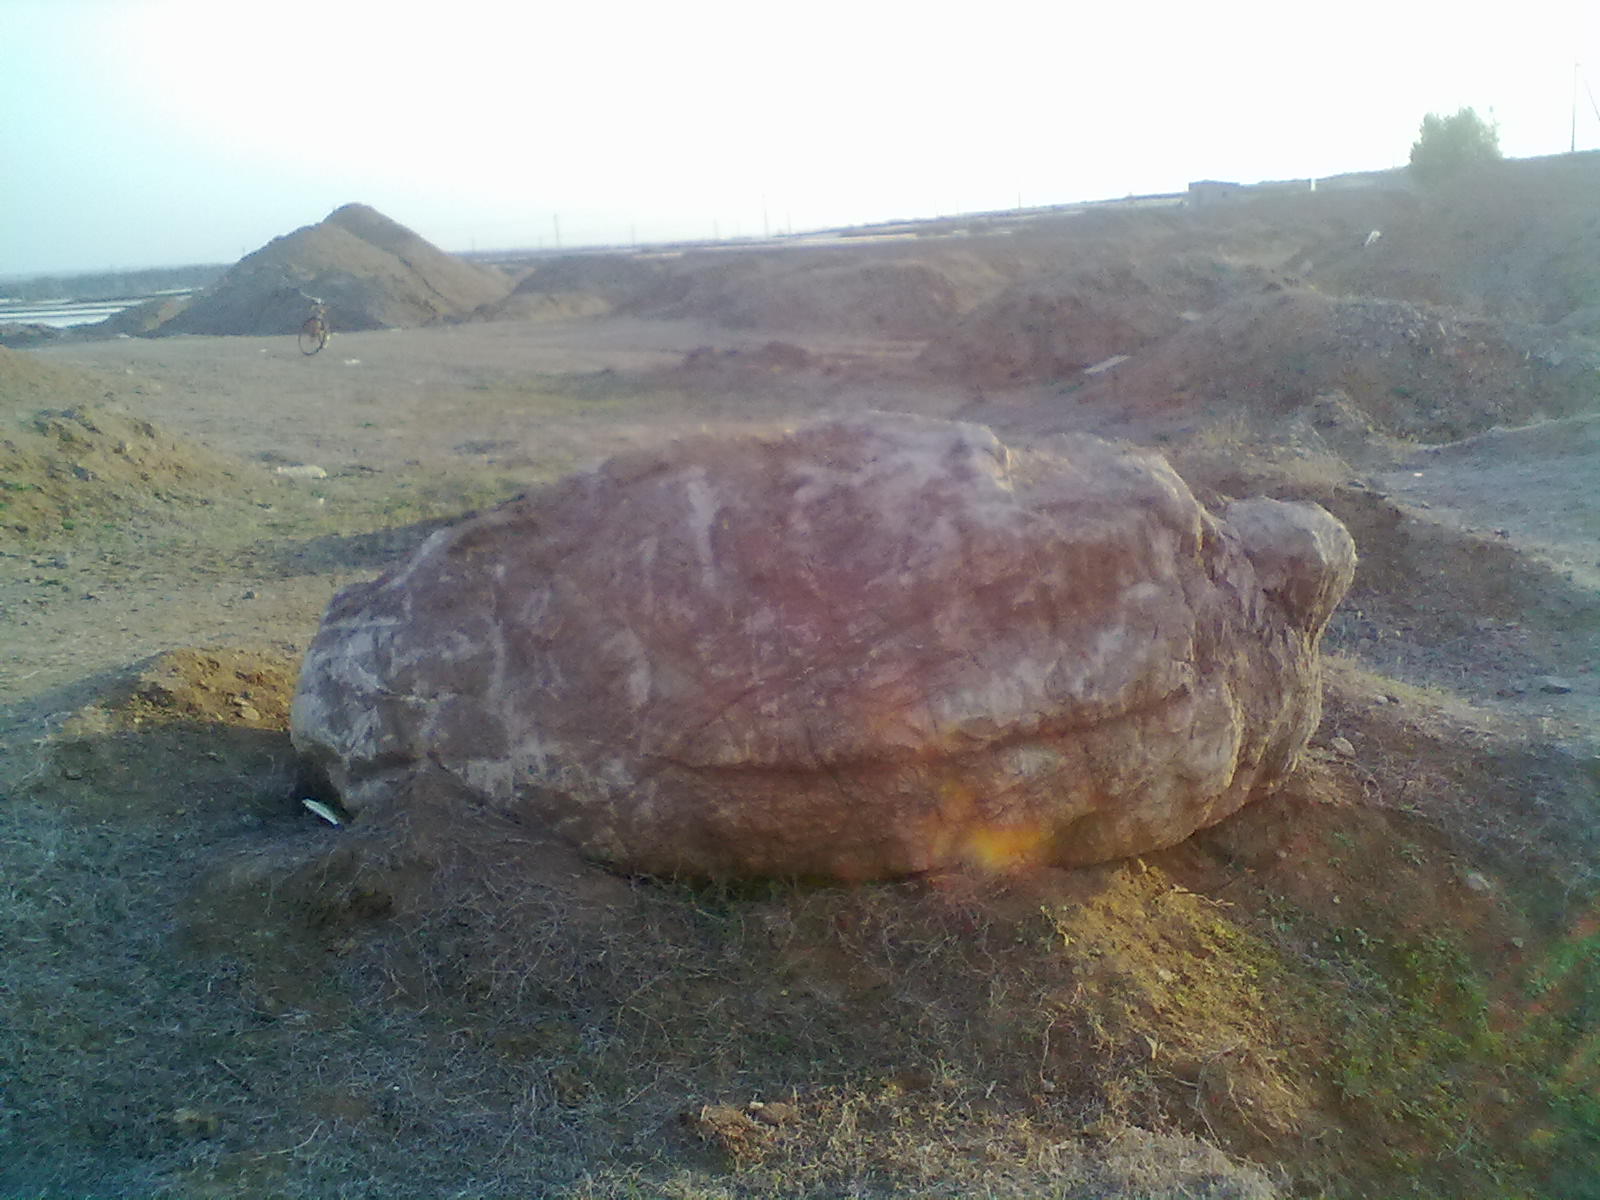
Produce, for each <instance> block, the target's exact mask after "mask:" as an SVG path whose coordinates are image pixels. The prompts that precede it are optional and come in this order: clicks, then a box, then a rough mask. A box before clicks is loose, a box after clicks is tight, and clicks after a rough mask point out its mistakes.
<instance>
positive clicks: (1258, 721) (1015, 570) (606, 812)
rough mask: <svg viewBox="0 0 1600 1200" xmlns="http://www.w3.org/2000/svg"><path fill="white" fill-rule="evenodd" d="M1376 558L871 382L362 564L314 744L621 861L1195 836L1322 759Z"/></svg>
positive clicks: (882, 855)
mask: <svg viewBox="0 0 1600 1200" xmlns="http://www.w3.org/2000/svg"><path fill="white" fill-rule="evenodd" d="M1353 569H1354V551H1353V547H1352V545H1351V543H1350V539H1349V535H1348V533H1347V532H1346V531H1345V530H1344V528H1343V526H1341V525H1339V523H1338V522H1337V521H1335V520H1333V518H1331V517H1329V516H1328V515H1327V514H1326V513H1325V512H1323V511H1322V510H1321V509H1318V508H1316V507H1315V506H1311V505H1286V504H1280V503H1278V502H1275V501H1266V500H1260V501H1258V500H1251V501H1243V502H1239V503H1235V504H1232V505H1230V506H1228V508H1227V509H1226V510H1224V512H1223V514H1222V516H1221V518H1220V519H1219V518H1218V517H1214V516H1212V515H1211V514H1208V513H1207V512H1205V510H1204V509H1203V508H1201V506H1200V505H1199V504H1198V503H1197V502H1196V501H1195V499H1194V497H1193V495H1191V494H1190V492H1189V490H1188V488H1187V487H1186V486H1185V485H1184V484H1183V482H1182V480H1180V479H1179V478H1178V476H1177V475H1176V474H1174V473H1173V471H1172V470H1171V468H1170V467H1169V466H1168V465H1167V464H1166V463H1165V462H1164V461H1163V460H1161V459H1160V458H1158V457H1156V456H1154V455H1150V454H1145V453H1139V452H1132V451H1127V450H1121V449H1118V448H1116V447H1114V446H1111V445H1109V444H1107V443H1103V442H1098V441H1096V440H1094V439H1091V438H1070V439H1063V440H1061V441H1060V443H1059V445H1056V446H1054V447H1053V448H1051V449H1049V450H1047V451H1044V452H1035V451H1029V452H1020V453H1010V452H1008V451H1007V449H1006V448H1005V447H1004V446H1002V445H1001V444H1000V443H999V442H998V441H997V440H996V439H995V437H994V435H993V434H992V433H990V432H989V431H988V430H986V429H982V428H980V427H977V426H973V425H961V424H955V423H951V422H944V421H937V420H932V419H929V418H922V417H911V416H904V415H891V414H882V413H877V414H865V415H862V416H858V417H853V418H845V419H834V420H829V421H823V422H819V423H817V424H814V425H810V426H805V427H801V428H799V429H796V430H793V431H788V432H783V433H768V434H745V435H738V436H710V435H707V436H701V437H695V438H689V439H685V440H684V441H683V442H681V443H679V444H677V445H675V446H673V447H670V448H667V449H665V450H658V451H645V452H639V453H636V454H631V455H626V456H622V457H619V458H617V459H614V460H612V461H611V462H609V463H606V464H603V465H601V466H600V467H598V468H595V469H594V470H592V471H589V472H585V473H582V474H579V475H576V476H573V477H571V478H570V479H567V480H565V481H562V482H560V483H557V484H553V485H550V486H548V487H545V488H542V489H539V490H537V491H535V492H532V493H529V494H528V495H527V496H524V497H521V498H519V499H518V500H515V501H512V502H510V503H508V504H505V505H502V506H501V507H500V508H498V509H495V510H493V511H491V512H488V513H485V514H482V515H480V516H477V517H473V518H470V519H468V520H465V521H463V522H462V523H461V524H459V525H457V526H455V527H453V528H451V529H446V530H441V531H440V532H438V533H436V534H434V535H433V536H432V537H431V538H429V539H428V541H427V542H426V543H424V544H423V546H422V547H421V548H419V550H418V551H417V552H416V553H415V554H414V555H413V556H412V557H411V558H410V559H409V560H407V561H406V562H405V563H403V564H400V565H399V566H397V567H396V568H395V569H394V570H392V571H391V572H390V573H389V574H387V575H386V576H384V577H383V578H381V579H379V580H377V581H375V582H373V583H371V584H365V585H360V586H358V587H354V588H351V589H349V590H347V591H345V592H343V593H341V594H340V595H339V596H338V597H336V598H335V601H334V603H333V604H332V606H331V607H330V611H329V614H328V617H327V619H326V621H325V622H324V625H323V628H322V630H321V632H320V633H319V634H318V636H317V639H316V641H315V642H314V644H313V645H312V647H311V650H310V652H309V653H308V654H307V657H306V663H305V668H304V671H303V674H302V677H301V683H300V689H299V694H298V695H297V697H296V700H295V705H294V711H293V721H292V724H293V733H294V738H295V742H296V745H297V746H299V747H300V749H301V750H302V751H303V752H304V753H305V754H306V755H307V756H308V757H309V758H310V759H311V760H312V761H313V762H314V763H316V764H318V765H320V767H321V768H322V770H323V771H324V772H325V773H326V774H327V776H328V778H329V780H330V782H331V783H332V785H333V787H334V788H335V789H336V790H337V791H338V792H339V793H340V795H341V798H342V799H343V801H344V803H345V805H346V806H347V808H348V810H349V811H350V812H351V813H353V814H355V815H356V816H357V818H358V819H359V818H361V817H362V816H364V815H367V814H380V813H382V812H384V811H386V810H387V809H390V808H393V807H395V806H396V805H401V804H405V803H421V802H424V801H423V800H422V799H419V796H421V797H425V794H426V790H427V789H426V787H422V786H419V785H421V784H423V783H425V782H426V780H427V779H428V778H430V776H429V774H428V773H429V772H430V771H433V770H434V769H435V768H443V770H444V771H445V772H447V773H448V774H449V775H450V776H451V777H453V778H454V780H455V781H456V782H457V784H459V785H460V786H463V787H466V788H468V789H470V790H471V791H473V792H475V793H476V794H478V795H480V796H481V797H482V798H483V799H484V800H485V801H486V802H487V803H489V804H491V805H493V806H495V807H499V808H504V809H508V810H513V811H516V812H518V813H519V814H521V815H522V817H523V819H524V820H525V821H527V822H529V823H532V824H541V823H542V824H544V825H546V826H547V827H548V828H550V829H551V830H553V831H554V832H556V833H558V834H559V835H560V836H563V837H565V838H568V839H570V840H572V841H573V842H575V843H577V844H578V845H579V846H581V847H582V848H583V849H585V850H586V851H587V852H588V853H590V854H593V855H595V856H596V857H598V858H602V859H605V860H607V861H610V862H613V863H615V864H617V865H618V866H621V867H624V868H627V869H632V870H642V871H652V872H661V873H674V872H679V873H686V874H693V875H704V876H738V875H760V874H791V873H792V874H806V875H832V876H836V877H841V878H867V877H883V876H893V875H898V874H905V873H907V872H913V871H921V870H928V869H933V868H937V867H948V866H953V865H959V864H979V865H983V866H988V867H994V868H1003V867H1006V866H1010V865H1013V864H1017V863H1029V862H1047V863H1059V864H1063V865H1071V864H1076V863H1087V862H1095V861H1102V860H1105V859H1108V858H1114V857H1118V856H1121V855H1127V854H1137V853H1141V852H1143V851H1146V850H1150V849H1153V848H1156V847H1159V846H1164V845H1169V844H1171V843H1173V842H1175V841H1178V840H1180V839H1182V838H1183V837H1186V836H1187V835H1188V834H1189V833H1191V832H1192V831H1193V830H1195V829H1196V828H1199V827H1200V826H1202V825H1205V824H1208V823H1211V822H1213V821H1216V820H1219V819H1221V818H1222V817H1224V816H1226V815H1227V814H1228V813H1230V812H1232V811H1234V810H1235V809H1237V808H1238V807H1239V806H1240V805H1242V804H1244V803H1245V802H1246V801H1247V800H1248V799H1249V797H1250V796H1251V795H1252V794H1254V793H1255V792H1257V791H1259V790H1261V789H1263V788H1269V787H1271V786H1273V785H1274V784H1275V783H1277V782H1279V781H1280V780H1281V779H1282V778H1283V777H1284V776H1285V775H1286V774H1287V773H1288V772H1289V771H1290V770H1292V769H1293V767H1294V765H1295V762H1296V760H1297V758H1298V756H1299V754H1300V752H1301V751H1302V749H1303V748H1304V746H1305V744H1306V741H1307V739H1308V738H1309V737H1310V734H1311V732H1312V731H1313V730H1314V729H1315V727H1316V724H1317V720H1318V716H1319V705H1320V676H1319V667H1318V659H1317V641H1318V638H1319V637H1320V634H1321V630H1322V626H1323V624H1324V623H1325V622H1326V620H1327V618H1328V616H1329V614H1330V613H1331V611H1332V608H1333V606H1334V604H1336V603H1337V602H1338V600H1339V598H1340V597H1341V596H1342V595H1343V592H1344V590H1345V588H1346V587H1347V586H1348V584H1349V581H1350V576H1351V573H1352V571H1353Z"/></svg>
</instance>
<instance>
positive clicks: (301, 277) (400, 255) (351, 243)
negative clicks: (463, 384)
mask: <svg viewBox="0 0 1600 1200" xmlns="http://www.w3.org/2000/svg"><path fill="white" fill-rule="evenodd" d="M509 287H510V283H509V281H508V280H507V279H506V278H505V276H503V275H501V274H500V273H499V272H497V271H494V270H491V269H488V268H484V267H478V266H474V265H472V264H471V263H467V262H464V261H462V260H461V259H458V258H455V257H453V256H452V255H449V254H446V253H444V252H443V251H442V250H439V249H437V248H436V247H434V246H433V245H431V244H430V243H428V242H426V241H424V240H423V239H422V238H420V237H418V236H417V235H416V234H415V233H413V232H412V231H411V230H409V229H407V228H406V227H405V226H403V225H399V224H397V223H395V222H394V221H391V220H390V219H389V218H388V217H385V216H384V215H383V214H381V213H379V212H376V211H374V210H373V209H371V208H368V207H367V206H365V205H362V204H347V205H345V206H344V207H343V208H340V209H336V210H335V211H334V212H333V213H331V214H330V215H329V216H328V218H327V219H326V220H324V221H322V222H321V223H320V224H317V225H307V226H305V227H304V228H301V229H297V230H295V231H294V232H293V233H291V234H287V235H285V236H283V237H279V238H274V239H273V240H272V241H270V242H268V243H267V244H266V245H265V246H263V247H262V248H261V249H259V250H257V251H256V252H255V253H253V254H249V255H246V256H245V257H244V258H242V259H240V260H239V262H238V263H237V264H236V265H235V266H234V267H233V268H232V269H231V270H229V271H228V272H227V274H225V275H224V276H223V277H222V278H221V279H220V280H218V281H217V283H215V284H214V285H213V286H211V287H210V288H207V289H206V290H205V291H204V292H202V293H200V294H199V295H197V296H196V297H195V298H194V300H193V302H192V303H191V304H190V305H189V306H188V307H187V308H185V309H184V310H183V311H181V312H179V313H178V314H177V315H175V316H174V317H172V318H171V319H170V320H168V321H166V322H164V323H163V324H161V325H160V326H159V327H158V328H157V329H156V330H155V331H154V332H155V333H156V334H157V335H165V334H173V333H204V334H281V333H292V332H294V330H296V329H297V328H299V326H300V323H301V322H302V321H304V320H305V318H306V315H307V313H308V311H309V302H308V301H307V300H306V296H307V295H311V296H317V297H320V298H321V299H322V300H324V301H325V302H326V303H327V305H328V311H329V315H330V319H331V321H332V323H333V327H334V329H336V330H339V329H385V328H396V327H403V326H412V325H429V324H433V323H435V322H438V321H442V320H446V319H450V318H455V317H461V316H465V315H466V314H468V313H470V312H472V311H473V310H474V309H477V308H479V307H481V306H483V305H485V304H490V303H493V302H494V301H496V300H499V299H500V298H501V297H503V296H504V295H505V294H506V292H507V291H508V290H509Z"/></svg>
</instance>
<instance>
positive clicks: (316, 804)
mask: <svg viewBox="0 0 1600 1200" xmlns="http://www.w3.org/2000/svg"><path fill="white" fill-rule="evenodd" d="M300 803H301V804H303V805H305V806H306V809H307V810H308V811H310V812H314V813H316V814H317V816H319V817H321V818H322V819H323V820H324V821H326V822H327V823H328V824H329V825H343V824H344V822H343V821H341V820H340V819H339V814H338V813H336V812H334V811H333V809H331V808H329V807H328V806H327V805H326V804H324V803H323V802H322V801H320V800H313V799H311V798H310V797H309V796H308V797H307V798H306V799H304V800H302V801H300Z"/></svg>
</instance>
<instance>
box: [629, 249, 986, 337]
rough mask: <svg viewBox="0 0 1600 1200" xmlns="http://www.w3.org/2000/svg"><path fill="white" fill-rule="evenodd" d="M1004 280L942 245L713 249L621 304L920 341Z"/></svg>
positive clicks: (686, 315) (732, 321)
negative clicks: (749, 249)
mask: <svg viewBox="0 0 1600 1200" xmlns="http://www.w3.org/2000/svg"><path fill="white" fill-rule="evenodd" d="M1006 279H1007V276H1006V274H1005V271H1004V268H1003V267H1001V266H997V265H996V263H994V262H992V261H990V257H989V256H988V255H987V254H984V253H977V252H968V251H966V250H965V249H959V250H952V249H950V248H948V247H945V248H928V247H911V248H906V247H902V246H895V247H891V248H883V247H877V248H872V249H866V250H864V252H856V251H853V250H815V249H790V250H782V251H776V252H773V251H766V252H733V253H723V252H709V253H700V254H691V255H685V256H683V257H682V258H681V259H677V260H673V261H670V262H668V263H666V264H664V265H663V268H662V269H661V270H660V271H659V272H658V273H657V274H656V276H655V277H654V278H653V279H651V280H650V281H649V283H648V285H647V286H645V287H642V288H640V289H639V290H638V291H637V292H636V293H635V294H634V295H633V296H632V297H631V298H628V299H626V300H622V301H620V302H619V303H618V308H619V309H621V310H622V311H625V312H630V313H636V314H639V315H644V316H651V317H667V318H675V319H698V320H707V321H713V322H715V323H717V324H719V325H722V326H724V327H726V328H729V329H753V330H764V331H767V330H770V331H790V332H807V331H809V332H813V333H826V332H833V333H852V334H864V335H869V336H876V337H891V338H926V337H931V336H933V335H934V334H935V333H937V332H938V331H940V330H942V329H943V328H945V326H946V325H948V324H949V322H950V321H951V320H953V319H954V318H956V317H958V316H960V315H962V314H963V313H965V312H967V311H968V310H970V309H971V308H972V307H973V306H975V305H976V304H978V303H980V302H981V301H983V300H985V299H987V298H988V297H989V296H991V295H993V294H994V293H995V292H996V291H998V290H999V288H1000V287H1002V286H1003V285H1004V284H1005V282H1006Z"/></svg>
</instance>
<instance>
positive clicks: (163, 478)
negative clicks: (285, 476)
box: [0, 359, 244, 540]
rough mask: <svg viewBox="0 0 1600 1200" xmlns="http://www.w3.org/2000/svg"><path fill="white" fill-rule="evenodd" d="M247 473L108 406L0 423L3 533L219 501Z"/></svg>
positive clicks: (51, 529) (40, 531) (28, 534)
mask: <svg viewBox="0 0 1600 1200" xmlns="http://www.w3.org/2000/svg"><path fill="white" fill-rule="evenodd" d="M7 361H8V360H7V359H0V369H4V364H6V363H7ZM54 373H55V372H54V370H53V369H52V370H51V371H50V372H49V373H48V374H47V375H45V376H41V377H40V378H41V379H48V378H49V376H50V375H53V374H54ZM25 374H26V373H25ZM62 374H63V375H66V376H67V378H68V379H69V380H71V379H72V375H71V373H69V372H62ZM243 473H244V468H243V465H242V464H239V463H236V462H234V461H232V460H230V459H227V458H225V457H223V456H222V455H219V454H216V453H214V452H213V451H210V450H207V449H206V448H205V447H203V446H198V445H196V444H194V443H192V442H187V441H184V440H183V439H181V438H175V437H172V436H171V435H169V434H167V433H164V432H163V431H161V430H159V429H157V428H156V426H154V425H152V424H151V423H150V422H148V421H144V420H141V419H139V418H137V417H134V416H131V415H129V414H127V413H124V412H119V411H117V410H115V409H112V408H108V407H104V406H94V405H84V406H80V407H75V408H68V409H62V410H54V411H46V412H40V413H37V414H35V415H33V416H31V417H29V418H26V419H24V420H21V421H18V420H16V419H15V417H12V418H10V419H8V420H6V422H5V426H4V428H3V429H0V488H3V491H0V540H7V539H15V538H19V537H22V538H38V537H44V536H48V535H50V534H52V533H57V532H61V531H71V530H73V529H74V528H76V527H77V526H78V525H79V524H80V523H82V522H87V521H97V522H98V521H122V520H125V519H126V518H127V517H128V516H129V515H130V514H132V513H145V512H152V511H157V510H162V509H167V508H170V507H171V506H174V505H179V506H182V505H191V504H210V503H212V501H213V498H214V497H216V496H217V495H218V494H220V493H222V492H225V491H228V490H237V489H238V488H239V486H240V485H239V482H238V481H239V478H240V476H241V475H242V474H243Z"/></svg>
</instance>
